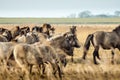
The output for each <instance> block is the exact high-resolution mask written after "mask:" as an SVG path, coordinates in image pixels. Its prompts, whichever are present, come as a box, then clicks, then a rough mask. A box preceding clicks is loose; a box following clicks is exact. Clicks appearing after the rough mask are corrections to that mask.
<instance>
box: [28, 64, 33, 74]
mask: <svg viewBox="0 0 120 80" xmlns="http://www.w3.org/2000/svg"><path fill="white" fill-rule="evenodd" d="M29 66H30V74H32V67H33V65H31V64H29Z"/></svg>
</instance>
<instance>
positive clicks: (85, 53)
mask: <svg viewBox="0 0 120 80" xmlns="http://www.w3.org/2000/svg"><path fill="white" fill-rule="evenodd" d="M92 39H93V34H89V35H88V37H87V39H86V41H85V44H84V52H83V53H84V54H83V57H82V58H83V59H85V57H86V55H87V51H88V50H89V47H90V41H91V40H92Z"/></svg>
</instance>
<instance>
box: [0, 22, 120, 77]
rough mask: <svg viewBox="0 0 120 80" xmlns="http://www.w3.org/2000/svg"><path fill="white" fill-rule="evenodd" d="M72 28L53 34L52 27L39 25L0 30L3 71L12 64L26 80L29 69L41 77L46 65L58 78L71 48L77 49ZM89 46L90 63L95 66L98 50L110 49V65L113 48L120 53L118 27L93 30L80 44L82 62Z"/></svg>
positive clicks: (28, 75) (77, 41)
mask: <svg viewBox="0 0 120 80" xmlns="http://www.w3.org/2000/svg"><path fill="white" fill-rule="evenodd" d="M76 31H77V29H76V26H72V27H70V29H69V31H67V32H64V33H61V34H59V35H57V34H56V35H55V28H54V27H52V26H51V25H50V24H47V23H45V24H43V26H42V27H40V26H34V27H33V28H32V29H30V27H28V26H27V27H23V28H20V27H19V26H16V27H14V28H13V29H12V30H8V29H5V28H0V65H4V67H5V70H7V66H10V62H9V61H10V60H13V61H15V62H16V64H17V65H18V66H19V67H20V68H21V70H22V71H23V73H25V76H27V78H28V79H31V78H30V75H31V73H32V69H33V66H37V68H38V70H39V72H42V74H45V70H46V65H47V64H50V65H51V66H52V69H53V74H54V76H56V74H57V73H58V75H59V78H60V79H62V73H63V71H62V68H63V67H65V66H66V65H67V59H66V56H67V55H69V56H71V60H72V61H73V55H74V48H80V47H81V46H80V43H79V40H78V38H77V34H76ZM90 43H92V44H93V46H94V52H93V60H94V63H95V64H98V63H97V61H96V57H97V58H98V59H100V57H99V53H98V51H99V47H102V48H103V49H111V50H112V63H114V49H115V48H118V49H119V50H120V26H117V27H116V28H115V29H114V30H113V31H111V32H104V31H99V32H98V31H97V32H95V33H93V34H89V35H88V37H87V39H86V41H85V44H84V54H83V57H82V59H86V55H87V51H88V50H89V47H90Z"/></svg>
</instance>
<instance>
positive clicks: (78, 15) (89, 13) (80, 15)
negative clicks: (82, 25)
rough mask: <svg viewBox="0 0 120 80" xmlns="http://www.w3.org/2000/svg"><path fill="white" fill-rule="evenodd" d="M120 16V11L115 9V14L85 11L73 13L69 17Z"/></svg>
mask: <svg viewBox="0 0 120 80" xmlns="http://www.w3.org/2000/svg"><path fill="white" fill-rule="evenodd" d="M112 17H120V11H115V12H114V14H92V12H91V11H83V12H80V13H78V14H76V13H72V14H70V15H69V16H67V18H112Z"/></svg>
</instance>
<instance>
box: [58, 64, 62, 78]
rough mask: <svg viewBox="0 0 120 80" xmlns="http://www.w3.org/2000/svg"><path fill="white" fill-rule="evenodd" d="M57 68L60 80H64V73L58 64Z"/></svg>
mask: <svg viewBox="0 0 120 80" xmlns="http://www.w3.org/2000/svg"><path fill="white" fill-rule="evenodd" d="M57 68H58V74H59V78H60V80H62V72H61V69H60V66H59V65H58V64H57Z"/></svg>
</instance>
